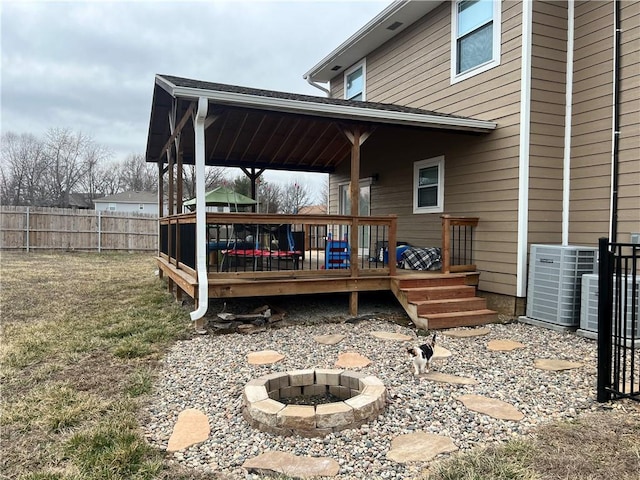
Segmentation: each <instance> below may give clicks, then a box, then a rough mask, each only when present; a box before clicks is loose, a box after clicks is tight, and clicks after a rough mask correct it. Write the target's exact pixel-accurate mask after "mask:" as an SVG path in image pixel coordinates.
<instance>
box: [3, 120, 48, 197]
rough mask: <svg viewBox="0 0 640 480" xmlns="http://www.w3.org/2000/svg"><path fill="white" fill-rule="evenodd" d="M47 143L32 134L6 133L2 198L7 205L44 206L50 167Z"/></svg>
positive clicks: (4, 139)
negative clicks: (46, 153)
mask: <svg viewBox="0 0 640 480" xmlns="http://www.w3.org/2000/svg"><path fill="white" fill-rule="evenodd" d="M44 150H45V148H44V143H43V142H42V141H41V140H40V139H38V138H37V137H35V136H34V135H31V134H26V133H24V134H22V135H17V134H15V133H13V132H7V133H4V134H3V135H2V148H1V149H0V154H1V155H0V159H1V168H0V201H2V203H3V204H5V205H40V204H42V202H43V201H44V200H45V199H46V192H45V190H44V179H45V174H46V172H47V169H48V164H47V158H46V157H45V154H44Z"/></svg>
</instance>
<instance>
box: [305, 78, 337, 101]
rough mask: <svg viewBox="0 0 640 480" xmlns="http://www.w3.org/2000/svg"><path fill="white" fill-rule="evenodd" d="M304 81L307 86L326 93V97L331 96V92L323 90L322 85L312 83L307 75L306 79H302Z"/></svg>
mask: <svg viewBox="0 0 640 480" xmlns="http://www.w3.org/2000/svg"><path fill="white" fill-rule="evenodd" d="M304 79H305V80H306V81H307V83H308V84H309V85H311V86H312V87H316V88H317V89H319V90H322V91H323V92H324V93H326V94H327V97H330V96H331V92H330V91H329V90H328V89H326V88H324V87H323V86H322V85H318V84H317V83H316V82H314V81H313V80H311V77H310V76H309V75H307V76H306V77H304Z"/></svg>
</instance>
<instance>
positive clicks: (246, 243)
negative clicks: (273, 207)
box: [160, 213, 397, 278]
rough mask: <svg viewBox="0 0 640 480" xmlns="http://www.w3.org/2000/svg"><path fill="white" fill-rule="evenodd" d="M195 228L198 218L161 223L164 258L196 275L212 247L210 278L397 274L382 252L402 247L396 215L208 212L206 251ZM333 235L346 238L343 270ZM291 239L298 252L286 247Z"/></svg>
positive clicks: (176, 218)
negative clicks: (332, 252)
mask: <svg viewBox="0 0 640 480" xmlns="http://www.w3.org/2000/svg"><path fill="white" fill-rule="evenodd" d="M195 224H196V216H195V213H188V214H180V215H171V216H167V217H163V218H161V219H160V256H161V257H163V258H164V259H165V260H166V261H168V262H169V263H171V264H172V265H174V266H176V267H177V268H178V269H180V270H183V271H185V272H186V273H188V274H190V275H192V276H195V274H196V260H195V259H196V252H197V248H207V265H208V273H209V276H210V278H225V277H230V278H244V277H248V278H261V277H269V278H271V277H274V276H275V277H278V276H281V277H286V276H296V277H297V276H300V275H330V276H351V277H354V276H359V275H370V274H383V275H395V269H396V264H395V262H393V261H392V262H391V263H389V261H388V258H387V257H386V256H382V255H379V252H378V246H379V245H382V244H388V245H394V244H395V242H396V228H397V219H396V217H395V216H366V217H352V216H349V215H273V214H256V213H241V214H239V213H207V242H206V245H204V246H199V245H196V241H195V236H196V235H195V232H196V228H195ZM289 232H290V233H291V236H290V237H289V236H288V233H289ZM329 235H330V237H331V238H332V239H334V240H338V239H340V240H342V239H344V238H345V236H346V240H347V243H348V244H349V246H350V252H349V254H350V258H349V261H348V262H345V264H344V265H343V266H338V267H337V268H336V267H335V265H334V266H330V265H329V264H328V263H327V262H326V258H325V254H326V252H325V247H326V242H327V238H328V236H329ZM286 237H289V238H292V239H293V242H294V244H295V245H294V246H293V247H290V246H289V245H288V243H287V244H286V245H284V243H285V241H287V240H288V239H287V238H286ZM354 245H357V247H358V248H354V247H353V246H354ZM365 272H366V273H365Z"/></svg>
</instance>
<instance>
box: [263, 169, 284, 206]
mask: <svg viewBox="0 0 640 480" xmlns="http://www.w3.org/2000/svg"><path fill="white" fill-rule="evenodd" d="M261 178H262V177H261ZM281 200H282V189H281V188H280V185H277V184H275V183H270V182H267V181H260V182H258V202H259V203H258V211H259V212H260V213H278V211H279V210H280V203H281Z"/></svg>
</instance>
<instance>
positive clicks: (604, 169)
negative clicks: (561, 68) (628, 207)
mask: <svg viewBox="0 0 640 480" xmlns="http://www.w3.org/2000/svg"><path fill="white" fill-rule="evenodd" d="M574 45H575V48H574V73H573V78H574V89H573V112H574V115H573V116H572V138H571V198H570V216H569V222H570V226H569V229H570V231H569V243H571V244H576V245H596V244H597V242H598V238H599V237H602V236H605V235H607V232H608V231H609V220H610V210H609V205H610V197H611V181H610V180H611V129H612V117H611V115H612V83H611V80H612V76H613V61H612V58H613V2H590V1H581V2H576V4H575V43H574ZM607 99H608V100H609V101H608V102H607Z"/></svg>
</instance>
